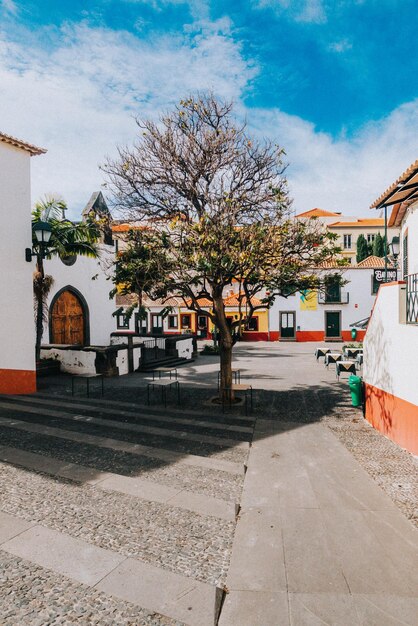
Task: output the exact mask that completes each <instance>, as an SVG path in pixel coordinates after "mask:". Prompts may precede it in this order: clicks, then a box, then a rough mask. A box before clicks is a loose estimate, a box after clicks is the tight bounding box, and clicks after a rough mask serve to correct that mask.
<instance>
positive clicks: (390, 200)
mask: <svg viewBox="0 0 418 626" xmlns="http://www.w3.org/2000/svg"><path fill="white" fill-rule="evenodd" d="M405 183H408V189H402V187H404V185H405ZM398 188H399V190H398ZM395 192H396V193H395ZM417 193H418V159H417V160H416V161H414V163H412V165H410V166H409V167H408V169H406V170H405V171H404V173H403V174H401V175H400V176H399V178H397V179H396V180H395V182H394V183H392V185H390V187H388V188H387V189H386V191H384V192H383V193H382V194H381V195H380V196H379V197H378V198H377V200H375V201H374V202H373V204H371V205H370V208H371V209H376V208H380V207H381V206H384V205H385V204H386V205H387V206H389V205H393V204H397V203H398V202H403V201H404V200H407V199H408V198H409V197H410V196H411V194H413V195H414V197H415V198H416V197H417V195H416V194H417Z"/></svg>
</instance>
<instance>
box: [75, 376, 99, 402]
mask: <svg viewBox="0 0 418 626" xmlns="http://www.w3.org/2000/svg"><path fill="white" fill-rule="evenodd" d="M93 379H96V380H101V383H102V386H101V388H102V396H103V395H104V382H103V381H104V377H103V374H77V376H73V377H72V378H71V395H72V396H73V395H74V383H75V381H76V380H85V381H86V390H87V397H88V398H90V381H91V380H93Z"/></svg>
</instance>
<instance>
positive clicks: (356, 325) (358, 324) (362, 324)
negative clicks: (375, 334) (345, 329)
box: [350, 317, 370, 330]
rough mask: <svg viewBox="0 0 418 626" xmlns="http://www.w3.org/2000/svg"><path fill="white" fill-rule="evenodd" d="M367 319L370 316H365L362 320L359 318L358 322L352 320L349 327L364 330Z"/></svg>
mask: <svg viewBox="0 0 418 626" xmlns="http://www.w3.org/2000/svg"><path fill="white" fill-rule="evenodd" d="M369 319H370V317H365V318H364V320H359V321H358V322H354V323H353V324H350V328H358V329H360V330H364V329H366V328H367V324H368V323H369Z"/></svg>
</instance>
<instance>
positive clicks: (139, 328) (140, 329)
mask: <svg viewBox="0 0 418 626" xmlns="http://www.w3.org/2000/svg"><path fill="white" fill-rule="evenodd" d="M147 328H148V323H147V318H146V317H145V318H142V319H139V313H135V331H136V332H137V333H138V335H146V334H147Z"/></svg>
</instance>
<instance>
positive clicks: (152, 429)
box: [0, 399, 249, 451]
mask: <svg viewBox="0 0 418 626" xmlns="http://www.w3.org/2000/svg"><path fill="white" fill-rule="evenodd" d="M1 409H7V410H8V411H13V412H16V413H18V414H19V413H29V414H33V415H35V416H39V415H42V416H50V417H53V418H57V419H62V420H70V421H76V422H84V423H87V424H91V425H93V426H97V427H104V428H116V429H118V430H123V431H127V432H131V433H140V434H145V435H161V437H166V438H167V437H168V438H170V439H181V440H182V441H191V442H198V443H207V444H211V445H214V446H219V447H220V448H222V447H234V448H238V449H241V450H246V451H248V449H249V443H248V442H247V441H239V440H236V439H229V438H227V437H224V436H223V435H221V434H220V435H219V436H217V437H213V436H210V435H204V434H200V433H196V434H195V433H191V432H187V431H184V430H172V429H169V428H159V427H157V426H147V425H142V424H131V423H126V422H119V421H116V420H111V419H102V418H99V417H91V416H89V415H74V414H73V413H70V412H68V411H57V410H53V409H47V408H45V407H42V409H39V408H38V407H34V406H30V405H29V406H28V405H25V406H24V407H22V405H20V404H18V403H14V402H5V401H3V400H2V399H0V410H1ZM35 419H36V417H35Z"/></svg>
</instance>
